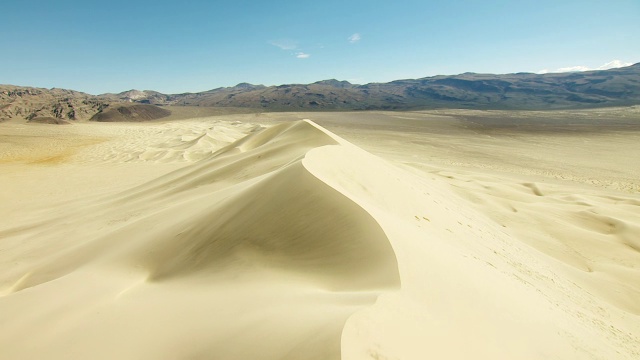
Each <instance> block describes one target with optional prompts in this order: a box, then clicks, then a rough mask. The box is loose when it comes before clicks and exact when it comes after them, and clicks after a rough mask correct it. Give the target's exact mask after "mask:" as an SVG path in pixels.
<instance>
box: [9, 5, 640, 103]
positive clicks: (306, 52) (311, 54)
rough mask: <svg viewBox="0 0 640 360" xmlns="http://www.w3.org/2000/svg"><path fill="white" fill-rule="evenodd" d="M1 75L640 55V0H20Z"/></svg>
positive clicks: (354, 74)
mask: <svg viewBox="0 0 640 360" xmlns="http://www.w3.org/2000/svg"><path fill="white" fill-rule="evenodd" d="M0 26H1V28H2V31H1V32H0V49H2V52H1V54H2V56H0V83H1V84H14V85H25V86H37V87H46V88H51V87H60V88H69V89H74V90H79V91H84V92H88V93H91V94H99V93H104V92H120V91H125V90H129V89H132V88H135V89H140V90H143V89H153V90H158V91H161V92H165V93H180V92H188V91H191V92H195V91H203V90H208V89H213V88H216V87H220V86H233V85H235V84H237V83H240V82H250V83H254V84H265V85H276V84H285V83H309V82H314V81H318V80H323V79H330V78H336V79H339V80H349V81H351V82H355V83H368V82H384V81H390V80H395V79H402V78H420V77H425V76H432V75H438V74H446V75H450V74H458V73H462V72H467V71H472V72H489V73H510V72H521V71H528V72H538V71H542V70H547V71H554V70H557V69H563V68H564V69H567V68H572V67H577V66H582V68H581V69H585V68H592V69H593V68H598V67H600V66H602V65H603V64H605V63H608V62H611V61H612V60H619V61H621V62H622V63H636V62H640V45H639V44H640V0H608V1H606V0H601V1H593V0H581V1H573V0H555V1H546V0H538V1H528V0H521V1H517V0H511V1H499V0H493V1H491V0H487V1H471V0H466V1H463V0H458V1H456V0H449V1H427V0H423V1H402V0H398V1H348V0H343V1H333V0H328V1H301V0H299V1H283V0H275V1H246V0H235V1H234V0H226V1H198V0H195V1H163V0H156V1H119V0H115V1H71V0H66V1H65V0H62V1H7V2H5V3H4V4H3V5H2V7H0Z"/></svg>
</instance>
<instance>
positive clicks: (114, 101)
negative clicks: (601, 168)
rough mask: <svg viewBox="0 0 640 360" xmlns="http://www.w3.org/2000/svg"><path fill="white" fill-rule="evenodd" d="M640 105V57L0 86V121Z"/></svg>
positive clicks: (109, 119) (62, 121) (148, 118)
mask: <svg viewBox="0 0 640 360" xmlns="http://www.w3.org/2000/svg"><path fill="white" fill-rule="evenodd" d="M637 104H640V63H637V64H634V65H631V66H628V67H623V68H617V69H610V70H598V71H585V72H571V73H550V74H533V73H516V74H502V75H494V74H477V73H464V74H459V75H452V76H444V75H439V76H433V77H425V78H420V79H406V80H396V81H391V82H388V83H369V84H364V85H357V84H351V83H349V82H347V81H338V80H335V79H331V80H323V81H318V82H315V83H312V84H288V85H279V86H264V85H253V84H248V83H241V84H238V85H236V86H233V87H222V88H216V89H212V90H208V91H203V92H198V93H183V94H163V93H160V92H157V91H150V90H144V91H139V90H129V91H125V92H121V93H118V94H111V93H109V94H101V95H90V94H86V93H82V92H77V91H73V90H64V89H57V88H53V89H42V88H32V87H22V86H14V85H0V121H3V120H7V119H12V118H23V119H26V120H27V121H36V122H47V123H65V122H69V121H74V120H96V121H145V120H153V119H158V118H162V117H165V116H168V115H169V114H170V113H171V112H170V110H167V109H164V108H162V107H164V106H168V105H171V106H200V107H234V108H248V109H256V110H258V111H299V110H419V109H432V108H464V109H514V110H515V109H518V110H547V109H577V108H588V107H607V106H629V105H637Z"/></svg>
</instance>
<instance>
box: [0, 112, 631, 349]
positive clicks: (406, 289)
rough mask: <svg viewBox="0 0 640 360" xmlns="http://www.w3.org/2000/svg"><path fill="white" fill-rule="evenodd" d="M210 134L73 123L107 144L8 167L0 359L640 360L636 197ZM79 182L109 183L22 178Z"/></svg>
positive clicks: (288, 128) (328, 142)
mask: <svg viewBox="0 0 640 360" xmlns="http://www.w3.org/2000/svg"><path fill="white" fill-rule="evenodd" d="M287 116H290V115H287ZM211 124H212V122H211V119H209V120H198V121H195V120H194V121H193V122H182V123H164V124H154V125H148V126H147V127H141V126H140V125H118V126H113V127H109V128H100V127H96V125H94V124H86V125H84V124H80V125H77V126H74V127H72V128H77V129H78V130H77V131H79V132H81V131H84V130H82V129H85V127H86V129H87V132H88V133H90V134H93V135H92V136H94V137H99V138H100V139H107V140H102V141H101V142H99V143H95V144H93V145H87V148H86V151H84V150H82V149H79V150H78V151H77V152H76V153H74V154H73V155H68V156H67V159H69V160H68V161H67V162H65V163H64V164H58V165H49V167H48V168H37V169H34V168H31V167H32V166H34V165H21V164H19V163H18V164H14V163H12V164H10V165H6V166H5V168H6V169H8V170H10V171H13V172H12V173H11V172H7V173H5V174H4V175H2V177H0V181H3V182H6V185H7V188H8V189H16V193H15V195H11V194H8V195H6V198H7V199H8V200H12V201H15V200H16V199H19V198H20V196H22V197H24V194H23V193H21V192H20V191H19V189H20V188H21V187H22V188H29V189H31V191H32V192H33V194H35V195H38V196H37V197H36V198H34V199H33V200H29V201H25V203H24V204H21V205H20V207H16V208H14V210H15V211H10V210H8V209H7V208H0V215H2V216H3V218H4V219H8V220H9V221H6V222H3V223H2V224H0V238H2V242H1V245H0V246H1V247H0V250H1V251H0V270H1V271H0V294H2V295H1V296H0V323H2V324H3V326H2V327H1V328H0V348H1V349H2V353H0V357H2V358H7V359H10V358H21V359H38V358H42V357H43V356H44V357H46V358H60V359H62V358H64V359H69V358H76V359H81V358H83V359H84V358H98V359H101V358H104V359H112V358H116V357H117V358H131V359H140V358H149V359H151V358H153V359H176V358H203V359H210V358H217V359H248V358H256V359H338V358H343V359H425V358H432V357H433V358H447V359H468V358H475V359H506V358H517V359H549V358H561V359H591V358H592V359H635V358H637V356H638V355H639V354H640V341H639V340H640V338H639V336H640V320H639V319H640V308H638V305H637V304H639V303H640V302H639V301H638V300H640V291H639V289H638V285H637V284H640V281H638V279H639V277H638V275H639V273H638V271H639V270H638V267H637V264H638V260H639V254H640V252H639V251H638V249H639V248H640V244H639V243H638V236H637V234H638V233H640V219H638V215H637V214H638V213H637V211H636V209H637V207H638V205H639V204H640V200H639V199H638V197H637V195H635V194H627V195H622V194H618V195H616V196H609V197H606V196H603V193H602V192H600V190H598V191H595V190H593V189H591V190H589V191H582V190H580V191H578V190H576V187H572V186H569V185H557V184H546V183H541V182H539V181H537V180H536V179H535V178H526V179H525V178H523V177H521V176H519V175H518V176H505V175H504V174H499V173H496V172H490V171H489V172H471V171H464V170H460V169H456V168H450V169H447V170H445V169H443V168H440V167H434V166H432V165H427V164H424V163H421V162H419V161H418V160H417V159H416V158H415V156H416V155H417V154H416V153H413V154H407V155H406V156H405V157H401V154H400V152H396V153H394V154H392V155H393V156H389V157H388V158H389V159H393V162H390V161H388V160H383V159H381V158H380V157H377V156H375V155H372V154H371V153H369V152H367V151H365V150H363V149H362V148H359V147H357V146H355V145H353V144H352V143H350V142H348V141H346V140H344V139H343V138H341V137H339V136H337V135H335V134H334V133H332V132H330V131H328V130H326V129H325V128H323V127H320V126H319V125H317V124H316V123H314V122H312V121H309V120H299V121H294V122H285V123H281V124H278V125H274V126H268V127H266V128H264V127H261V126H258V125H257V124H255V123H250V122H245V123H233V122H216V123H215V126H213V127H212V126H211ZM33 126H36V125H33ZM105 126H109V125H105ZM389 126H391V125H389ZM65 128H66V127H65ZM34 129H42V126H41V127H40V128H34ZM105 129H106V130H105ZM37 131H42V130H37ZM56 131H60V130H56ZM358 131H359V132H358V134H359V135H360V136H362V137H364V136H366V135H367V134H373V133H371V132H367V130H366V128H361V130H358ZM127 134H128V135H127ZM142 134H144V136H142ZM447 136H450V135H447ZM84 138H86V136H85V137H84ZM136 138H137V139H138V140H137V141H136V140H135V139H136ZM372 139H373V140H372V142H371V143H370V144H374V143H375V137H372ZM415 139H418V137H417V136H416V137H415ZM434 141H435V140H434ZM88 144H89V143H88ZM372 148H374V149H375V145H372ZM398 149H401V146H399V147H398ZM385 151H389V150H388V149H387V148H385ZM20 159H23V158H22V157H21V158H20ZM397 159H403V161H397ZM21 161H22V160H21ZM29 166H31V167H29ZM77 171H90V172H91V173H92V174H93V176H94V177H96V179H95V180H94V181H95V183H94V184H99V185H100V186H98V187H96V186H95V185H93V188H94V189H93V191H92V190H91V188H92V184H91V183H89V184H86V183H84V185H83V183H82V181H83V179H84V180H85V181H86V179H87V176H86V175H84V176H80V177H78V178H77V180H73V179H70V180H69V183H68V184H61V185H60V189H59V193H55V192H53V193H52V191H51V189H52V188H53V187H52V185H51V184H47V183H45V182H44V181H43V180H40V181H39V182H38V181H36V180H32V181H33V183H31V182H29V181H27V180H26V175H30V176H32V177H38V178H40V179H46V178H47V177H49V178H50V177H51V176H67V175H68V174H70V173H74V172H77ZM21 174H25V175H24V177H23V176H22V175H21ZM21 179H22V181H23V182H22V184H18V182H19V181H21ZM42 186H45V187H47V188H46V189H41V188H39V187H42ZM581 186H582V185H581ZM83 189H84V190H83ZM71 194H81V195H82V196H78V197H77V198H74V199H70V198H68V197H69V196H70V195H71ZM607 194H610V193H607ZM514 214H517V215H514Z"/></svg>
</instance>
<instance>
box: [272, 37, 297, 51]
mask: <svg viewBox="0 0 640 360" xmlns="http://www.w3.org/2000/svg"><path fill="white" fill-rule="evenodd" d="M269 44H271V45H273V46H275V47H279V48H280V49H282V50H293V49H296V48H297V47H298V43H297V42H296V41H295V40H291V39H280V40H271V41H269Z"/></svg>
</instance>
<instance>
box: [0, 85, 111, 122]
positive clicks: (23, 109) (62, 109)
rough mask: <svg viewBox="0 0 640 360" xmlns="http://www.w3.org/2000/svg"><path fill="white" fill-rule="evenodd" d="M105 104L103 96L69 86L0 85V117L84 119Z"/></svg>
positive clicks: (40, 120) (28, 119)
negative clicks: (86, 92) (69, 87)
mask: <svg viewBox="0 0 640 360" xmlns="http://www.w3.org/2000/svg"><path fill="white" fill-rule="evenodd" d="M107 106H109V102H108V101H105V100H104V99H101V98H99V97H97V96H93V95H89V94H85V93H82V92H78V91H73V90H64V89H55V88H54V89H40V88H32V87H20V86H12V85H0V121H4V120H7V119H11V118H21V119H26V120H27V121H32V120H36V121H37V122H54V123H55V122H65V121H67V120H87V119H90V118H91V117H92V116H93V115H95V114H96V113H98V112H101V111H102V110H103V109H104V108H106V107H107ZM46 119H50V120H46Z"/></svg>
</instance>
